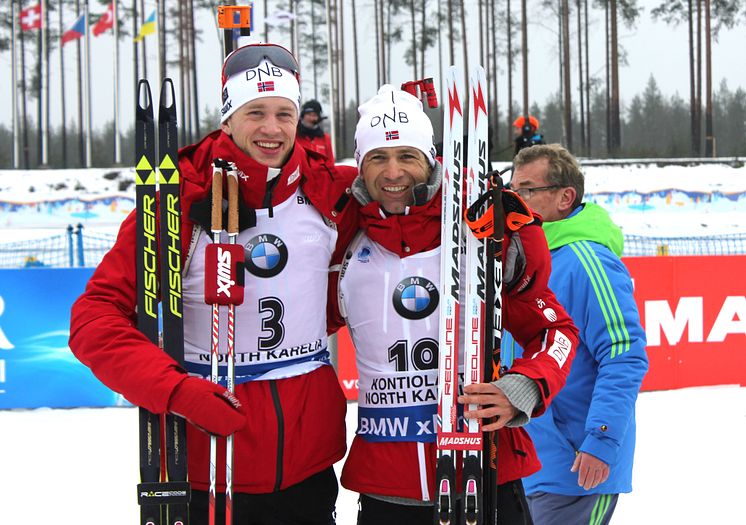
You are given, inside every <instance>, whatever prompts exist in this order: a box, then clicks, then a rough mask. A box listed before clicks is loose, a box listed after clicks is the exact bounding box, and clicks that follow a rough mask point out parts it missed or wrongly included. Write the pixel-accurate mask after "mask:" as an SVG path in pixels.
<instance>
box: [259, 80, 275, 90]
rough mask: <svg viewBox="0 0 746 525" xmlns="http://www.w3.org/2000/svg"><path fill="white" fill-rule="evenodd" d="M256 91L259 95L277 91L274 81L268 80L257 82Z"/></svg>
mask: <svg viewBox="0 0 746 525" xmlns="http://www.w3.org/2000/svg"><path fill="white" fill-rule="evenodd" d="M256 90H257V91H258V92H259V93H264V92H265V91H274V90H275V83H274V81H273V80H268V81H266V82H257V84H256Z"/></svg>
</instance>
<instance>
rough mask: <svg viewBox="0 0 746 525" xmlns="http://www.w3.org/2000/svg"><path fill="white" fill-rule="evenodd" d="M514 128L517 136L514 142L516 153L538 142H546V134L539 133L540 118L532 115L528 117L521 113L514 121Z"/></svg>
mask: <svg viewBox="0 0 746 525" xmlns="http://www.w3.org/2000/svg"><path fill="white" fill-rule="evenodd" d="M513 128H514V129H515V137H514V138H513V142H514V143H515V155H518V152H519V151H521V150H522V149H523V148H528V147H529V146H534V145H536V144H544V136H543V135H542V134H541V133H539V119H537V118H536V117H533V116H531V115H529V116H528V121H527V120H526V117H524V116H523V115H521V116H520V117H518V118H517V119H515V121H514V122H513Z"/></svg>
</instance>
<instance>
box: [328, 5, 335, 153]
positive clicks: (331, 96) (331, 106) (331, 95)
mask: <svg viewBox="0 0 746 525" xmlns="http://www.w3.org/2000/svg"><path fill="white" fill-rule="evenodd" d="M325 4H326V60H327V64H328V68H329V124H330V128H331V129H330V131H331V133H330V134H329V137H330V138H331V142H332V151H336V147H335V144H336V138H337V137H336V135H337V133H336V125H335V124H334V121H335V115H334V80H333V76H332V69H333V68H332V23H331V15H330V13H329V0H326V2H325Z"/></svg>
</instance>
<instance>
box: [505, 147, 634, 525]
mask: <svg viewBox="0 0 746 525" xmlns="http://www.w3.org/2000/svg"><path fill="white" fill-rule="evenodd" d="M510 186H511V188H512V189H513V190H515V191H516V192H517V193H518V194H519V195H520V196H521V197H522V198H523V199H524V200H525V201H526V203H527V204H528V205H529V206H530V207H531V208H532V209H533V210H535V211H536V212H538V213H539V214H540V215H541V216H542V217H543V219H544V225H543V226H544V232H545V234H546V237H547V242H548V244H549V249H550V250H551V255H552V273H551V276H550V278H549V286H550V288H551V289H552V290H554V292H555V294H556V295H557V299H559V301H560V303H561V304H562V305H563V306H564V307H565V309H566V310H567V311H568V313H569V314H570V316H571V317H572V319H573V321H574V322H575V324H576V325H577V327H578V329H579V330H580V343H579V345H578V349H577V353H576V355H575V361H574V362H573V364H572V369H571V370H570V375H569V377H568V378H567V383H566V385H565V387H564V388H563V389H562V390H561V391H560V392H559V393H558V394H557V397H556V398H555V400H554V401H553V402H552V405H551V406H549V407H548V408H547V411H546V413H545V414H544V415H542V416H541V417H539V418H536V419H532V420H531V422H530V423H529V424H528V426H527V427H526V428H527V429H528V432H529V434H530V435H531V438H532V439H533V441H534V443H535V445H536V449H537V451H538V453H539V459H540V460H541V463H542V465H543V468H542V470H540V471H539V472H537V473H536V474H534V475H532V476H530V477H528V478H526V479H525V480H524V484H525V487H526V494H527V495H528V501H529V507H530V510H531V515H532V517H533V520H534V523H535V524H536V525H554V524H557V525H560V524H561V525H572V524H578V525H579V524H584V525H586V524H592V525H601V524H608V523H609V521H610V520H611V515H612V513H613V511H614V508H615V506H616V503H617V500H618V497H619V494H620V493H624V492H631V491H632V463H633V458H634V450H635V401H636V399H637V393H638V392H639V390H640V384H641V383H642V379H643V377H644V376H645V373H646V372H647V369H648V358H647V355H646V353H645V345H646V341H645V332H644V331H643V329H642V326H641V325H640V316H639V313H638V311H637V306H636V304H635V301H634V298H633V296H632V280H631V278H630V275H629V272H628V271H627V269H626V268H625V266H624V264H623V263H622V261H621V260H620V259H619V256H620V255H621V253H622V246H623V237H622V232H621V230H620V229H619V227H617V226H616V225H615V224H614V223H612V222H611V219H610V218H609V215H608V213H607V212H606V211H605V210H604V209H603V208H601V207H599V206H597V205H595V204H592V203H583V202H582V200H583V191H584V178H583V174H582V173H581V171H580V167H579V166H578V163H577V161H576V160H575V158H574V157H573V156H572V155H571V154H570V153H569V152H568V151H567V150H566V149H565V148H563V147H562V146H560V145H559V144H548V145H536V146H533V147H531V148H525V149H522V150H521V151H520V152H519V153H518V155H517V156H516V157H515V159H514V160H513V178H512V180H511V183H510ZM505 343H506V344H505V345H504V347H503V348H504V349H505V353H507V354H509V353H510V348H511V346H512V347H515V348H516V349H517V350H518V351H519V352H520V351H521V350H520V348H517V347H516V345H515V343H514V342H513V341H512V338H510V337H507V338H506V341H505Z"/></svg>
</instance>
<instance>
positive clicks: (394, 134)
mask: <svg viewBox="0 0 746 525" xmlns="http://www.w3.org/2000/svg"><path fill="white" fill-rule="evenodd" d="M386 140H399V132H398V131H387V132H386Z"/></svg>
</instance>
